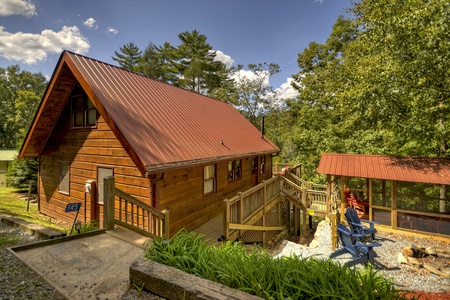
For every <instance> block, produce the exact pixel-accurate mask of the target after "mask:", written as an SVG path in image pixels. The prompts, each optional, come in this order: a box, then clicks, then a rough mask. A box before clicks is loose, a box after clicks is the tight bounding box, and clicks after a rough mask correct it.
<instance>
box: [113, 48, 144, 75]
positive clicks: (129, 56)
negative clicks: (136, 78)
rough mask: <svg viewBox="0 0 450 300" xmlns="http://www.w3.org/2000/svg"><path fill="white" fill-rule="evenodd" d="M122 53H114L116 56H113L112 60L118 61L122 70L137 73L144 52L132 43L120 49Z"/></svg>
mask: <svg viewBox="0 0 450 300" xmlns="http://www.w3.org/2000/svg"><path fill="white" fill-rule="evenodd" d="M120 52H121V53H119V52H117V51H114V55H115V56H112V59H113V60H114V61H117V62H118V63H119V65H120V66H121V67H122V68H124V69H126V70H128V71H131V72H135V71H136V70H137V65H138V63H139V61H140V60H141V58H142V51H141V50H139V47H138V46H136V45H135V44H133V43H132V42H130V43H128V44H125V45H123V46H122V47H120Z"/></svg>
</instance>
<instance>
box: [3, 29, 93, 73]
mask: <svg viewBox="0 0 450 300" xmlns="http://www.w3.org/2000/svg"><path fill="white" fill-rule="evenodd" d="M89 48H90V46H89V42H88V40H87V39H86V38H85V37H83V36H82V35H81V33H80V30H79V29H78V27H77V26H73V27H67V26H64V27H63V28H62V29H61V31H59V32H55V31H53V30H50V29H46V30H43V31H42V32H41V33H40V34H33V33H23V32H17V33H10V32H6V31H5V28H4V27H3V26H0V56H3V57H5V58H6V59H9V60H18V61H22V62H24V63H26V64H35V63H37V62H39V61H42V60H45V59H46V58H47V55H48V54H53V53H60V52H62V51H63V50H70V51H74V52H77V53H80V54H85V53H87V52H88V50H89Z"/></svg>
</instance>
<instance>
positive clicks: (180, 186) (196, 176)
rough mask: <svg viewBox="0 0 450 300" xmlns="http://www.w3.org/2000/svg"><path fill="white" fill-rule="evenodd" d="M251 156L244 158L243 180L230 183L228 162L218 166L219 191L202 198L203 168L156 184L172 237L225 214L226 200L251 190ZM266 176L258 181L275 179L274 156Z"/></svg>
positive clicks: (181, 172) (170, 174)
mask: <svg viewBox="0 0 450 300" xmlns="http://www.w3.org/2000/svg"><path fill="white" fill-rule="evenodd" d="M251 161H252V157H249V158H242V179H239V180H237V181H235V182H228V161H222V162H218V163H216V176H217V189H216V193H214V194H212V195H207V196H204V195H203V166H198V167H192V168H185V169H180V170H176V171H172V172H167V173H166V174H165V177H164V179H163V180H162V181H160V182H158V183H157V197H158V200H159V206H158V209H159V210H164V209H167V210H169V212H170V234H171V235H173V234H175V233H176V232H178V231H179V230H180V229H183V228H185V229H187V230H193V229H195V228H197V227H198V226H200V225H202V224H203V223H205V222H207V221H209V220H211V219H212V218H214V217H215V216H217V215H218V214H220V213H221V212H222V211H223V200H224V199H226V198H231V197H233V196H234V195H236V193H238V192H242V191H245V190H247V189H249V188H251V187H252V181H251ZM266 164H267V166H266V168H267V170H268V171H267V173H266V174H259V180H258V181H259V182H261V181H262V180H267V179H268V178H271V177H272V172H271V167H272V166H271V157H270V155H268V156H266Z"/></svg>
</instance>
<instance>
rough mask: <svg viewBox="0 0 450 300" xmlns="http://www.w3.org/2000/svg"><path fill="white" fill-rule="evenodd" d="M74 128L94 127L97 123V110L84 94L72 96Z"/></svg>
mask: <svg viewBox="0 0 450 300" xmlns="http://www.w3.org/2000/svg"><path fill="white" fill-rule="evenodd" d="M70 101H71V107H72V127H92V126H95V125H96V123H97V109H96V108H95V106H94V104H93V103H92V101H91V100H90V99H89V98H88V96H87V95H86V94H85V93H84V92H80V93H77V94H74V95H72V97H71V98H70Z"/></svg>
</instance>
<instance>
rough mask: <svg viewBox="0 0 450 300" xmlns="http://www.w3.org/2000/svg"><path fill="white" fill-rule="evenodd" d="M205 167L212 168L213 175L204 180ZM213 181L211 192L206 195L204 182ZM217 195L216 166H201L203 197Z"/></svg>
mask: <svg viewBox="0 0 450 300" xmlns="http://www.w3.org/2000/svg"><path fill="white" fill-rule="evenodd" d="M206 167H213V169H214V175H213V176H212V177H211V178H205V174H206V172H205V168H206ZM211 179H212V180H213V190H212V191H211V192H208V193H206V192H205V182H206V181H207V180H211ZM216 193H217V164H213V165H205V166H203V196H210V195H213V194H216Z"/></svg>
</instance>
